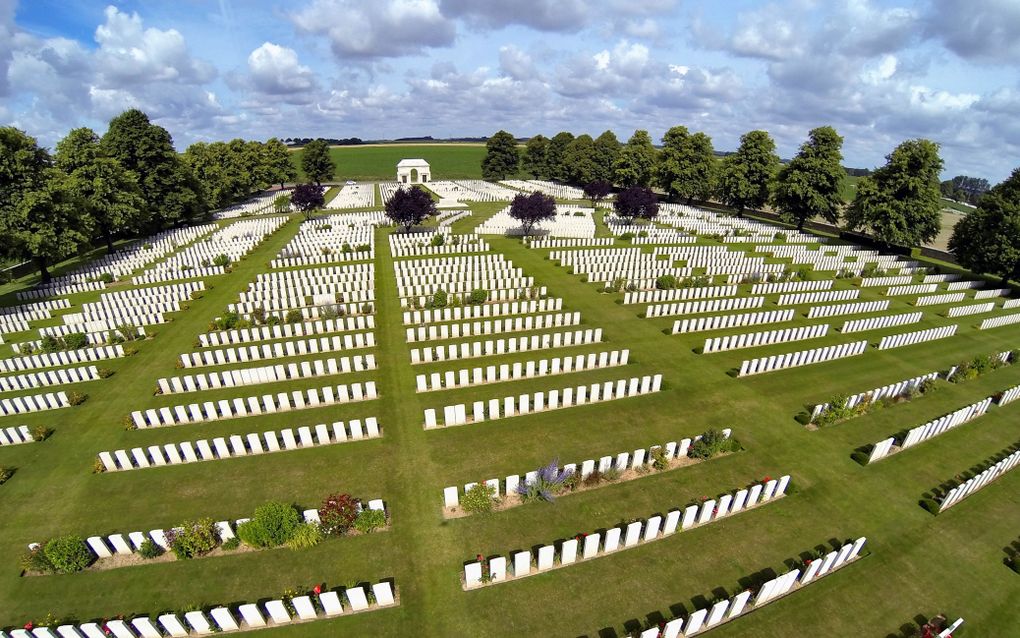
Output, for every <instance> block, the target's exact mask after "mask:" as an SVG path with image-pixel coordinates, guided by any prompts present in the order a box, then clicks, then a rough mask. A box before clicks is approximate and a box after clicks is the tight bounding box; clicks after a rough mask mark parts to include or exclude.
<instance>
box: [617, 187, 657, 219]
mask: <svg viewBox="0 0 1020 638" xmlns="http://www.w3.org/2000/svg"><path fill="white" fill-rule="evenodd" d="M613 211H614V212H615V213H616V214H617V215H618V216H620V217H624V218H626V219H628V220H630V221H631V223H633V222H634V220H635V219H647V220H649V221H650V220H652V219H655V217H656V215H658V214H659V198H658V197H656V196H655V193H653V192H652V190H651V189H650V188H647V187H644V186H631V187H630V188H625V189H624V190H622V191H620V192H619V193H618V194H617V195H616V201H615V202H613Z"/></svg>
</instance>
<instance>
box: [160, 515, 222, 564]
mask: <svg viewBox="0 0 1020 638" xmlns="http://www.w3.org/2000/svg"><path fill="white" fill-rule="evenodd" d="M178 528H179V529H178ZM217 540H218V536H217V534H216V525H215V524H214V523H213V521H212V519H211V518H203V519H199V520H197V521H185V522H184V523H181V524H180V525H178V526H177V528H174V529H172V530H170V532H168V533H167V544H168V545H170V550H171V551H172V552H173V553H174V555H175V556H177V558H179V559H182V560H183V559H187V558H194V557H196V556H201V555H202V554H206V553H208V552H210V551H212V550H213V549H214V548H215V547H216V543H217Z"/></svg>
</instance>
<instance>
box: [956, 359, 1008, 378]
mask: <svg viewBox="0 0 1020 638" xmlns="http://www.w3.org/2000/svg"><path fill="white" fill-rule="evenodd" d="M1011 361H1012V360H1011ZM1006 365H1009V364H1008V363H1003V362H1002V360H1001V359H999V356H998V355H997V354H987V355H978V356H976V357H974V358H973V359H968V360H966V361H961V362H960V363H958V364H956V372H954V373H953V376H951V377H949V379H948V381H949V382H950V383H962V382H964V381H970V380H971V379H976V378H978V377H980V376H981V375H983V374H987V373H989V372H991V371H992V370H997V369H999V368H1001V367H1003V366H1006Z"/></svg>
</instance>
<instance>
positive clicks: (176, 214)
mask: <svg viewBox="0 0 1020 638" xmlns="http://www.w3.org/2000/svg"><path fill="white" fill-rule="evenodd" d="M296 176H297V172H296V169H295V168H294V166H293V165H292V164H291V161H290V156H289V152H288V150H287V147H286V146H285V145H284V144H283V143H282V142H280V141H279V140H278V139H275V138H273V139H271V140H269V141H268V142H254V141H245V140H240V139H237V140H232V141H230V142H214V143H211V144H207V143H205V142H199V143H195V144H193V145H191V146H190V147H188V149H187V150H186V151H185V152H184V153H183V154H179V153H177V151H176V150H175V149H174V145H173V138H172V137H171V136H170V133H169V132H168V131H167V130H166V129H164V128H163V127H161V126H158V125H156V124H153V123H152V122H151V121H149V118H148V116H147V115H146V114H145V113H143V112H142V111H139V110H138V109H131V110H128V111H125V112H124V113H122V114H120V115H118V116H117V117H115V118H113V119H112V120H110V123H109V126H108V128H107V131H106V132H105V133H104V134H103V135H102V136H100V135H98V134H97V133H96V132H95V131H93V130H92V129H89V128H84V127H83V128H76V129H74V130H72V131H70V132H69V133H68V134H67V136H65V137H64V138H63V139H61V140H60V141H59V142H58V143H57V145H56V148H55V151H54V152H52V153H51V152H50V151H49V150H48V149H46V148H43V147H41V146H39V144H38V142H37V141H36V139H35V138H33V137H31V136H30V135H28V134H26V133H25V132H24V131H21V130H19V129H17V128H14V127H0V255H2V256H3V257H5V258H8V259H16V260H31V261H33V262H34V263H35V265H36V267H37V268H38V269H39V272H40V274H41V277H42V280H43V281H44V282H46V281H49V279H50V274H49V267H50V266H51V265H52V264H54V263H56V262H59V261H60V260H62V259H65V258H67V257H69V256H72V255H74V254H76V253H79V252H81V251H82V250H87V249H88V248H89V247H90V246H92V245H94V244H105V245H106V247H107V250H108V251H109V252H113V250H114V241H115V240H116V239H117V238H122V237H131V236H135V235H138V234H148V233H152V232H156V231H159V230H162V229H165V228H172V227H174V226H179V225H182V224H186V223H189V222H192V221H195V220H199V219H203V218H207V216H208V213H209V212H210V211H212V210H215V209H217V208H222V207H224V206H228V205H230V204H232V203H235V202H237V201H239V200H242V199H244V198H246V197H248V196H249V195H251V194H252V193H254V192H257V191H259V190H262V189H264V188H266V187H268V186H270V185H272V184H275V183H280V184H282V183H284V182H286V181H291V180H293V179H295V178H296Z"/></svg>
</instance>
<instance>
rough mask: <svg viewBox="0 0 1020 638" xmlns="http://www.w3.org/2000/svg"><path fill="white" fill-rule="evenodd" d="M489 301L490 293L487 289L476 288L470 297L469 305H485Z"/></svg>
mask: <svg viewBox="0 0 1020 638" xmlns="http://www.w3.org/2000/svg"><path fill="white" fill-rule="evenodd" d="M488 300H489V291H488V290H486V289H485V288H475V289H474V290H472V291H471V294H470V295H468V303H472V304H483V303H485V302H486V301H488Z"/></svg>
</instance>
